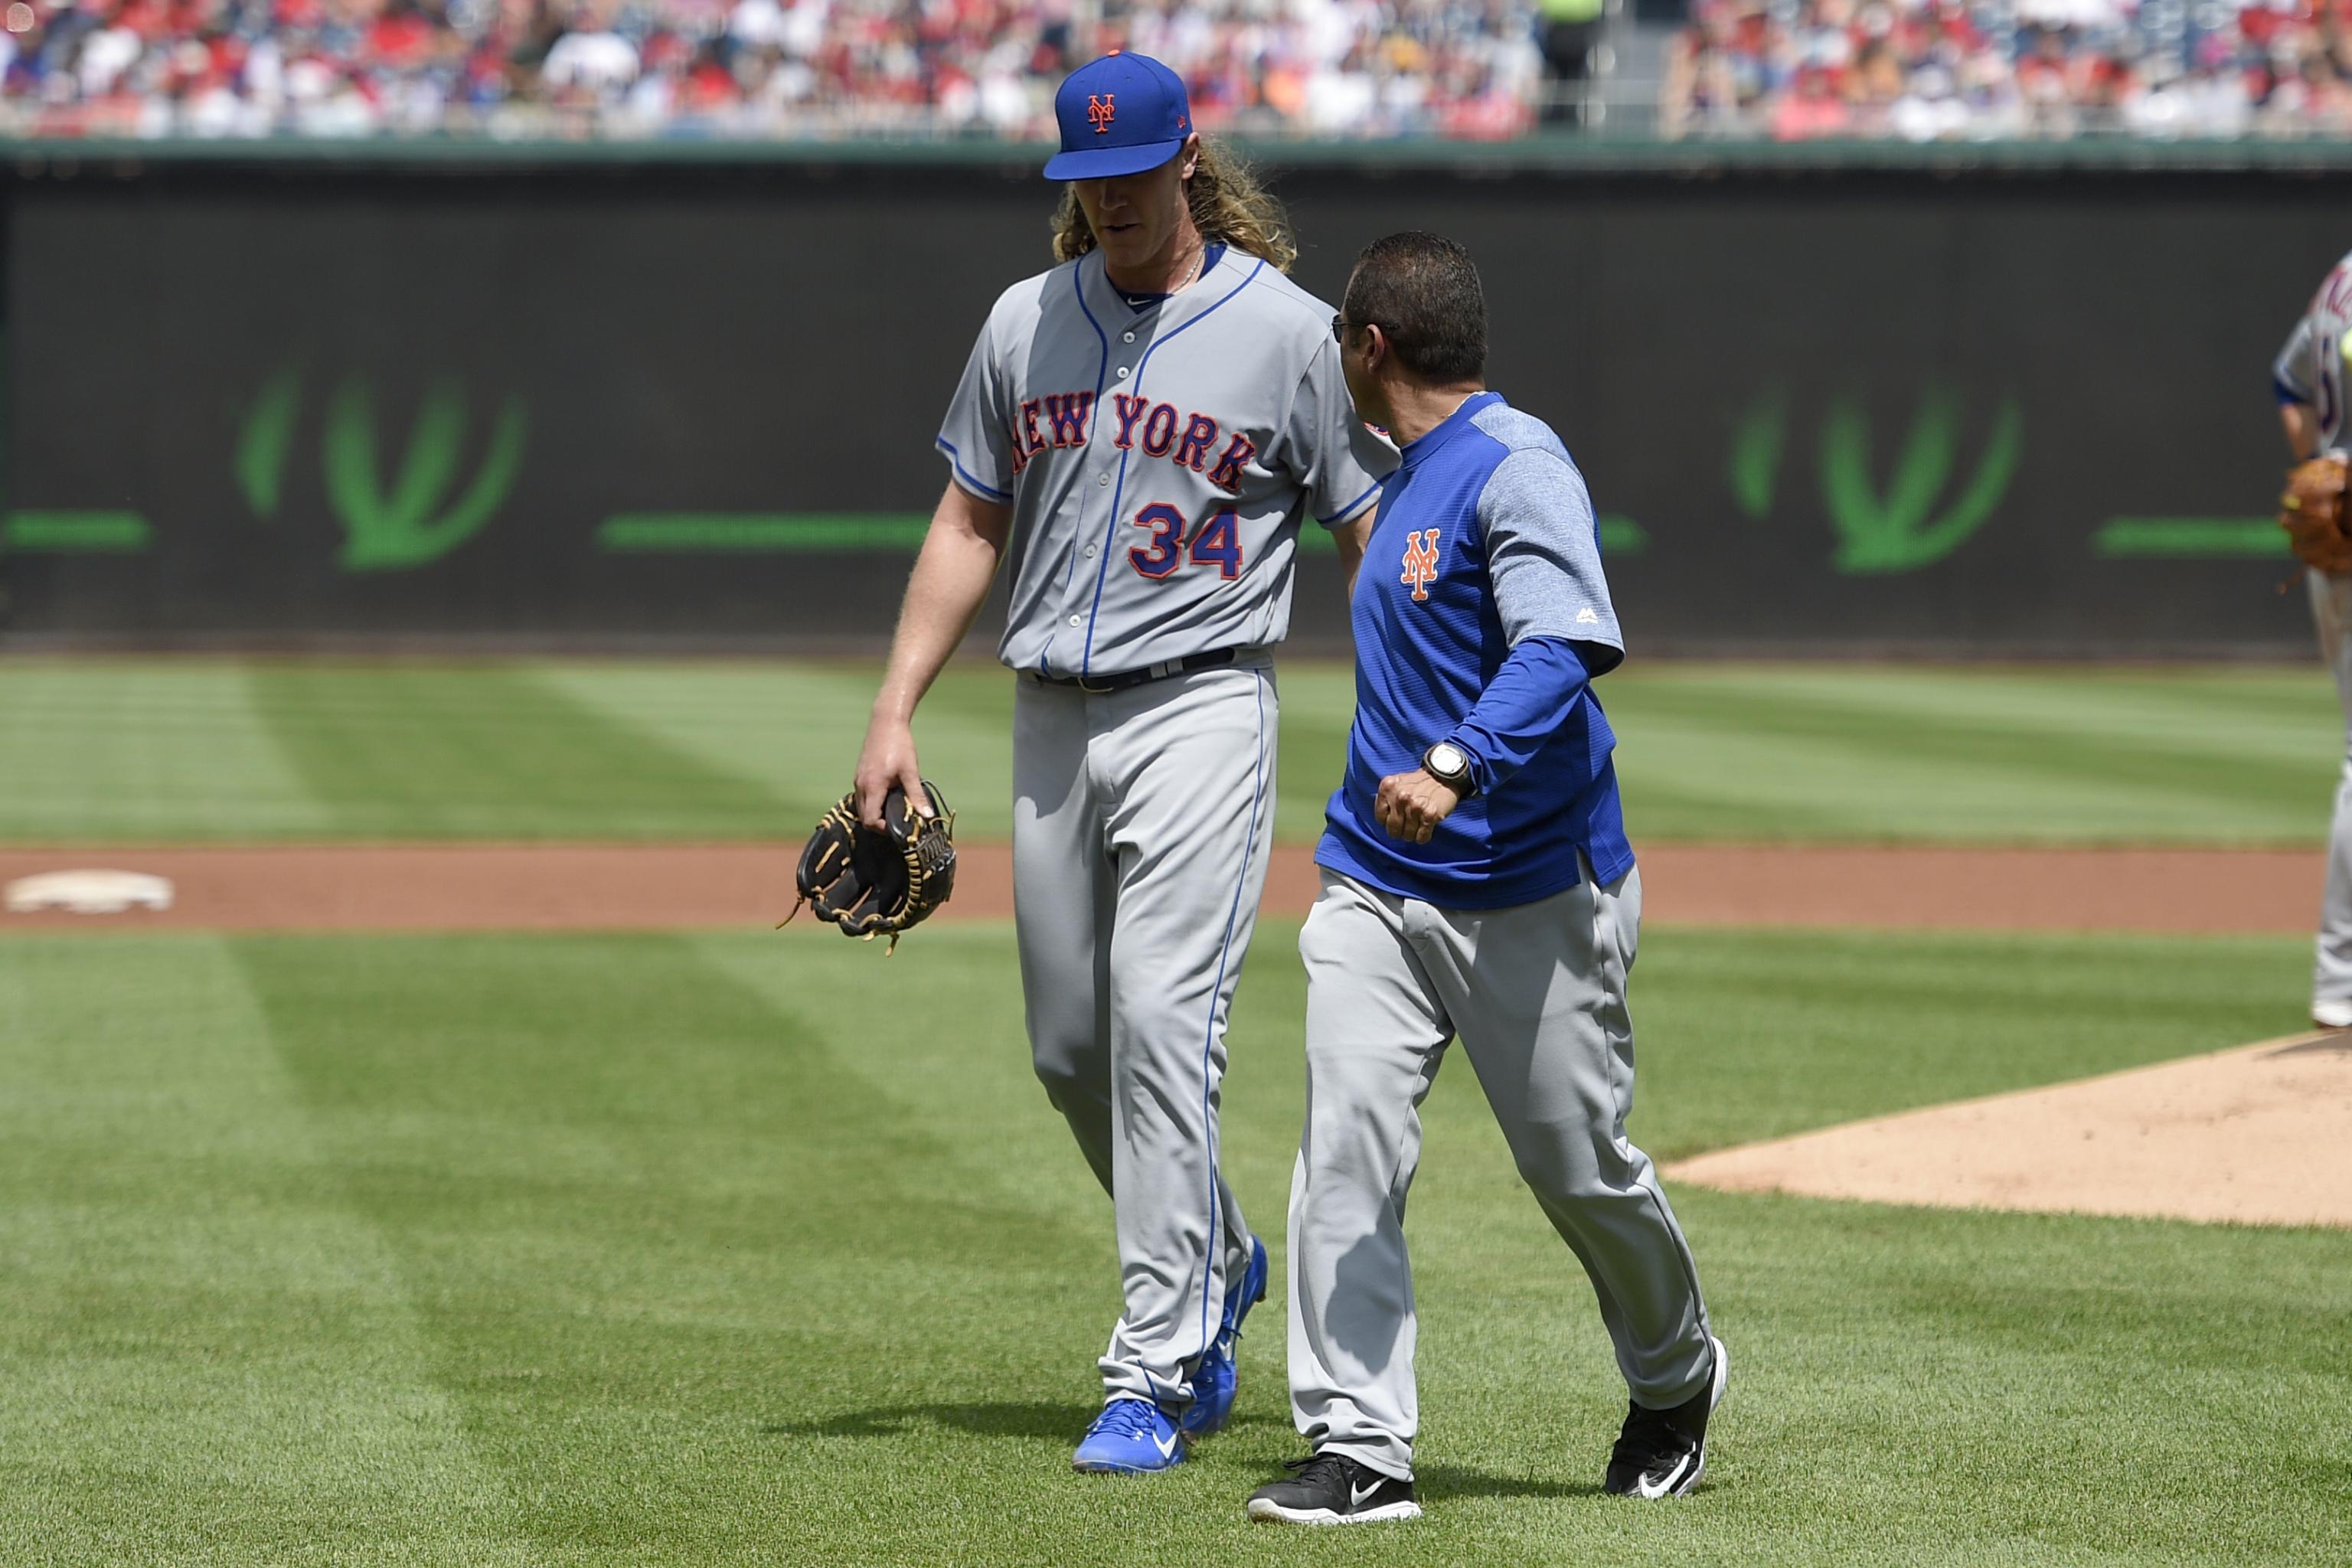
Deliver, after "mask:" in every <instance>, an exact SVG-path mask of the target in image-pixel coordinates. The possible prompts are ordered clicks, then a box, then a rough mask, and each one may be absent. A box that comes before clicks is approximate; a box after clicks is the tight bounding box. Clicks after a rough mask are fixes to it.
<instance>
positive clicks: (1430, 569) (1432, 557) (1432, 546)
mask: <svg viewBox="0 0 2352 1568" xmlns="http://www.w3.org/2000/svg"><path fill="white" fill-rule="evenodd" d="M1437 533H1438V531H1437V530H1436V529H1433V528H1424V529H1419V530H1416V531H1413V532H1412V533H1408V534H1406V535H1405V536H1404V575H1403V576H1402V577H1400V578H1398V579H1397V581H1398V582H1400V583H1403V584H1407V585H1408V586H1410V587H1411V588H1412V596H1413V597H1414V598H1415V599H1426V598H1428V597H1429V585H1430V584H1432V583H1434V582H1435V581H1437Z"/></svg>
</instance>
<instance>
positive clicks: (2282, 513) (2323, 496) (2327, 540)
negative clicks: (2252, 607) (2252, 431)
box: [2279, 457, 2352, 574]
mask: <svg viewBox="0 0 2352 1568" xmlns="http://www.w3.org/2000/svg"><path fill="white" fill-rule="evenodd" d="M2345 480H2346V467H2345V461H2344V459H2343V458H2332V457H2331V458H2311V459H2309V460H2308V461H2306V462H2302V463H2298V464H2296V465H2295V467H2294V471H2293V472H2291V473H2289V474H2288V475H2287V477H2286V493H2284V495H2282V496H2280V497H2279V526H2280V527H2281V528H2284V529H2285V530H2286V537H2287V546H2288V548H2289V549H2291V550H2293V551H2294V553H2295V556H2296V558H2297V559H2299V560H2301V561H2302V562H2303V563H2304V564H2305V565H2306V566H2315V567H2317V568H2318V569H2319V570H2320V571H2322V572H2335V573H2339V574H2340V573H2347V572H2352V532H2347V531H2346V524H2347V521H2352V519H2347V517H2346V515H2345V502H2344V489H2345Z"/></svg>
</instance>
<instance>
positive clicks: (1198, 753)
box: [1013, 655, 1276, 1408]
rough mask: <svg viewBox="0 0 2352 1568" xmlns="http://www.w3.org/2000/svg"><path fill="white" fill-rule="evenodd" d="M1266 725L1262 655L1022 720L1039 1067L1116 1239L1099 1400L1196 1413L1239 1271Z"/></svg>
mask: <svg viewBox="0 0 2352 1568" xmlns="http://www.w3.org/2000/svg"><path fill="white" fill-rule="evenodd" d="M1275 730H1276V701H1275V689H1274V676H1273V671H1272V669H1271V668H1268V667H1267V664H1266V661H1265V658H1264V656H1262V655H1259V656H1253V657H1252V658H1249V659H1248V660H1246V661H1245V662H1244V663H1242V664H1240V665H1236V666H1227V667H1224V668H1216V669H1207V670H1198V671H1195V672H1193V673H1192V674H1189V675H1180V676H1172V677H1170V678H1169V679H1164V680H1155V681H1150V682H1147V683H1146V684H1144V685H1141V686H1136V687H1130V688H1129V689H1126V690H1124V691H1117V692H1110V693H1104V694H1094V693H1088V692H1084V691H1079V690H1076V689H1071V688H1068V687H1059V686H1050V685H1046V684H1045V683H1043V682H1040V681H1037V680H1035V679H1029V678H1025V677H1024V679H1022V681H1021V683H1020V688H1019V691H1018V694H1017V695H1016V696H1015V698H1014V700H1013V903H1014V910H1015V924H1016V927H1017V930H1018V933H1019V938H1020V946H1021V984H1022V988H1023V991H1024V994H1025V996H1026V999H1027V1008H1028V1023H1029V1042H1030V1047H1031V1051H1032V1054H1033V1057H1034V1063H1035V1067H1036V1069H1037V1077H1038V1079H1040V1081H1042V1082H1043V1083H1044V1084H1045V1093H1046V1095H1047V1097H1048V1098H1049V1099H1051V1100H1052V1101H1053V1102H1054V1106H1055V1109H1056V1110H1059V1111H1061V1113H1062V1114H1063V1116H1064V1117H1066V1119H1067V1120H1068V1121H1069V1124H1070V1131H1072V1132H1073V1133H1074V1134H1076V1137H1077V1141H1078V1147H1079V1149H1080V1150H1081V1151H1083V1152H1085V1154H1086V1157H1087V1163H1088V1164H1089V1165H1091V1166H1092V1167H1093V1168H1094V1173H1095V1178H1096V1180H1097V1181H1099V1182H1100V1183H1102V1184H1103V1190H1104V1191H1106V1192H1108V1194H1110V1196H1111V1204H1112V1208H1113V1212H1114V1215H1115V1218H1116V1223H1117V1228H1118V1259H1119V1286H1120V1289H1121V1291H1122V1293H1123V1295H1124V1297H1125V1303H1126V1310H1125V1312H1124V1313H1123V1315H1122V1316H1121V1317H1120V1318H1119V1320H1118V1326H1117V1327H1116V1328H1114V1329H1113V1330H1112V1331H1111V1338H1110V1347H1109V1349H1108V1350H1107V1351H1105V1352H1104V1353H1103V1358H1102V1375H1103V1386H1104V1390H1105V1395H1106V1397H1118V1396H1119V1395H1122V1394H1131V1395H1135V1396H1137V1397H1139V1398H1144V1399H1150V1400H1154V1401H1156V1402H1158V1403H1160V1404H1161V1405H1167V1406H1169V1407H1171V1408H1180V1407H1181V1406H1182V1405H1185V1404H1187V1403H1188V1402H1190V1400H1191V1398H1192V1384H1191V1377H1192V1363H1194V1362H1195V1361H1196V1360H1197V1359H1198V1358H1199V1356H1200V1354H1201V1352H1202V1351H1203V1350H1205V1349H1206V1348H1207V1347H1208V1344H1209V1342H1210V1340H1211V1339H1212V1338H1213V1337H1214V1336H1215V1334H1216V1332H1217V1328H1218V1324H1219V1321H1220V1319H1221V1318H1222V1316H1223V1307H1224V1294H1225V1289H1226V1287H1227V1282H1228V1280H1229V1279H1239V1278H1240V1276H1241V1270H1242V1268H1244V1267H1246V1265H1247V1263H1248V1260H1249V1250H1248V1249H1249V1234H1250V1233H1249V1227H1248V1226H1247V1225H1246V1223H1244V1220H1243V1218H1242V1211H1241V1205H1240V1204H1239V1203H1237V1202H1236V1201H1235V1200H1234V1194H1233V1191H1232V1189H1230V1188H1229V1187H1227V1186H1226V1184H1225V1181H1224V1177H1223V1175H1222V1174H1220V1173H1219V1171H1218V1166H1217V1111H1218V1106H1219V1101H1220V1097H1221V1094H1222V1092H1223V1090H1222V1086H1223V1081H1224V1072H1225V1020H1226V1017H1227V1015H1228V1013H1229V1012H1230V1010H1231V1008H1232V1005H1233V999H1234V986H1235V984H1237V983H1238V982H1239V981H1240V979H1241V972H1242V956H1243V954H1244V952H1247V951H1248V948H1249V941H1250V932H1251V931H1252V929H1253V928H1254V927H1255V924H1256V921H1257V906H1258V898H1259V895H1260V894H1261V893H1263V892H1264V891H1265V866H1266V855H1267V851H1268V848H1269V847H1270V846H1271V844H1272V842H1273V829H1274V766H1275Z"/></svg>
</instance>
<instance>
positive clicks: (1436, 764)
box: [1421, 741, 1478, 800]
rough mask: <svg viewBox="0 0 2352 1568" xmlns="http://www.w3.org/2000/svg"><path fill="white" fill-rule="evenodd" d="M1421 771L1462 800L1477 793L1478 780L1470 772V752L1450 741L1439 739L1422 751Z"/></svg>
mask: <svg viewBox="0 0 2352 1568" xmlns="http://www.w3.org/2000/svg"><path fill="white" fill-rule="evenodd" d="M1421 771H1422V772H1423V773H1427V774H1428V775H1429V776H1430V777H1431V778H1433V779H1435V780H1436V781H1437V782H1438V783H1439V784H1444V786H1445V787H1446V788H1447V789H1450V790H1452V791H1453V792H1454V794H1455V795H1460V796H1461V797H1462V798H1463V799H1464V800H1468V799H1469V798H1470V797H1471V796H1472V795H1476V794H1477V793H1478V781H1477V779H1476V778H1475V777H1473V776H1472V774H1471V772H1470V754H1469V753H1468V752H1465V751H1464V750H1463V749H1462V748H1461V747H1459V746H1457V745H1455V744H1454V742H1451V741H1440V742H1437V744H1435V745H1433V746H1432V747H1430V748H1429V750H1427V751H1425V752H1422V753H1421Z"/></svg>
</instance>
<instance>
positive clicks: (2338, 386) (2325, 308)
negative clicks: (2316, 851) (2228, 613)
mask: <svg viewBox="0 0 2352 1568" xmlns="http://www.w3.org/2000/svg"><path fill="white" fill-rule="evenodd" d="M2347 354H2352V255H2347V256H2346V257H2345V258H2344V259H2343V260H2341V261H2339V262H2337V263H2336V268H2335V270H2333V271H2331V272H2330V273H2328V275H2327V276H2326V278H2325V279H2322V280H2321V282H2320V285H2319V291H2318V292H2317V293H2315V294H2314V295H2313V296H2312V299H2311V305H2310V307H2309V309H2307V310H2305V311H2304V313H2303V316H2302V318H2301V319H2300V320H2298V321H2296V322H2295V324H2294V331H2292V332H2290V333H2288V334H2287V340H2286V346H2285V347H2284V348H2283V349H2281V350H2280V351H2279V356H2278V359H2277V361H2276V362H2275V363H2273V366H2272V369H2271V379H2272V382H2273V386H2274V390H2275V391H2276V393H2277V395H2278V402H2279V418H2280V421H2281V423H2282V424H2283V425H2284V426H2285V429H2286V442H2287V446H2288V447H2289V448H2290V449H2292V450H2293V451H2294V455H2295V457H2296V458H2313V457H2319V456H2324V455H2326V454H2329V453H2342V452H2343V451H2344V450H2345V448H2346V447H2347V440H2348V439H2352V438H2347V434H2346V429H2345V426H2346V419H2345V409H2344V400H2345V393H2346V380H2347V374H2346V372H2347V365H2346V357H2347ZM2304 579H2305V590H2306V592H2307V593H2308V594H2309V595H2310V598H2311V615H2312V619H2313V620H2314V621H2315V623H2317V625H2318V627H2319V647H2320V652H2321V654H2322V656H2323V657H2324V658H2326V660H2327V665H2328V668H2330V669H2331V670H2333V671H2334V672H2335V675H2336V698H2337V700H2338V701H2340V702H2341V703H2342V704H2343V707H2344V714H2345V724H2346V730H2347V755H2346V758H2345V763H2344V772H2343V776H2342V777H2341V779H2340V780H2339V781H2338V782H2337V784H2336V817H2335V822H2334V825H2333V826H2332V827H2331V829H2330V831H2329V835H2328V847H2327V891H2326V896H2325V899H2324V900H2323V902H2322V904H2321V906H2320V919H2319V941H2318V944H2317V946H2318V953H2317V957H2316V961H2315V964H2314V967H2313V973H2312V980H2311V1017H2312V1021H2313V1022H2314V1023H2315V1024H2317V1025H2319V1026H2321V1027H2323V1028H2329V1029H2343V1028H2352V637H2347V635H2346V634H2347V629H2352V576H2346V575H2341V574H2333V573H2327V572H2322V571H2320V570H2318V569H2317V568H2315V567H2311V568H2306V569H2305V573H2304Z"/></svg>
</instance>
